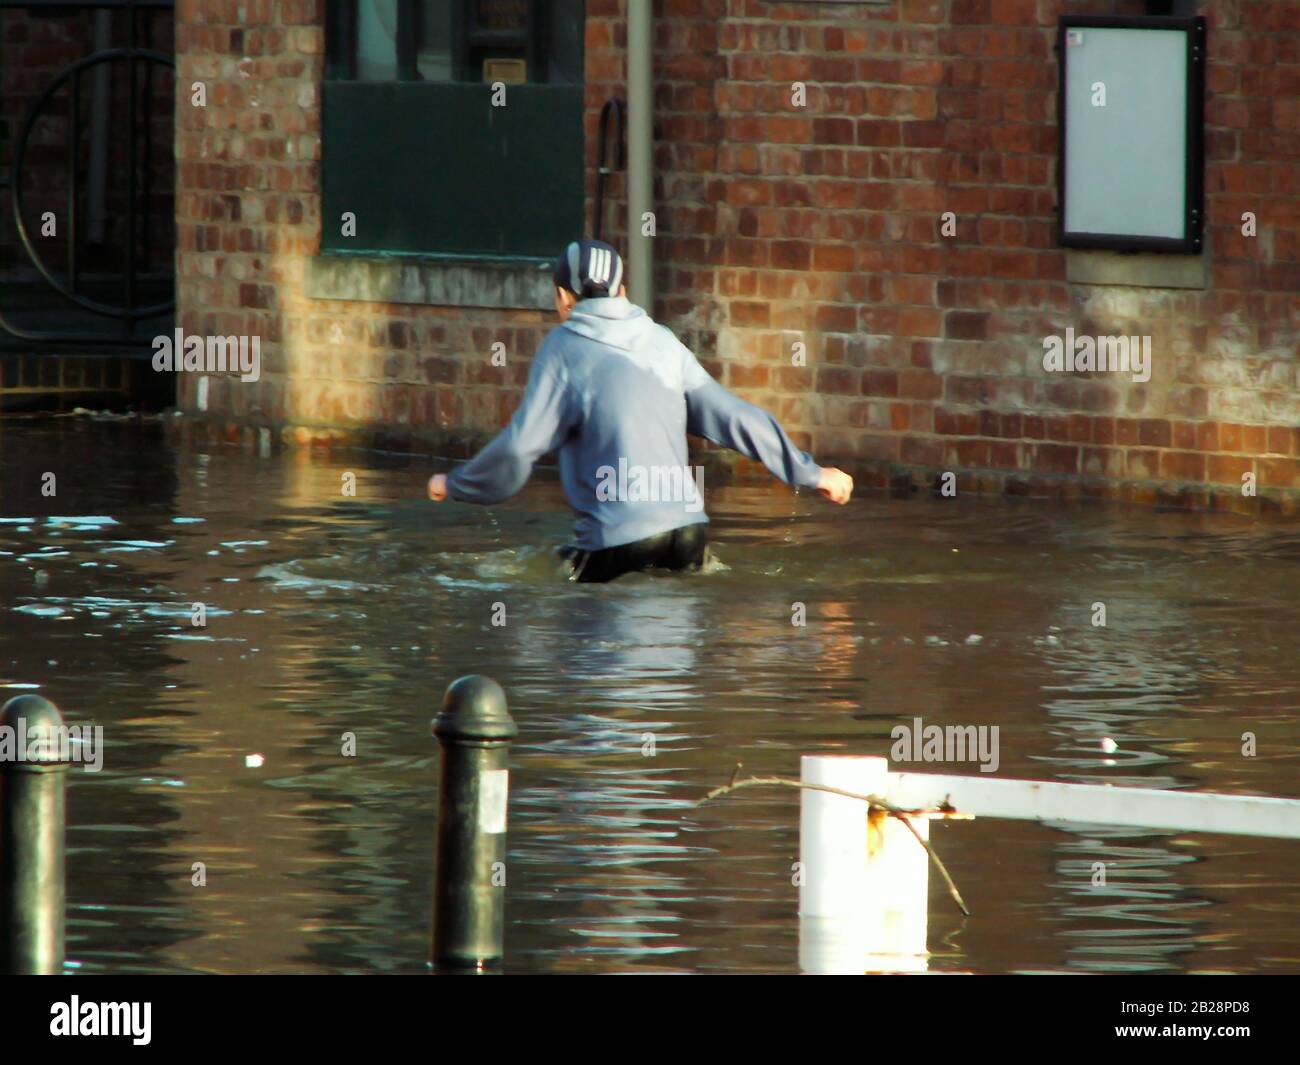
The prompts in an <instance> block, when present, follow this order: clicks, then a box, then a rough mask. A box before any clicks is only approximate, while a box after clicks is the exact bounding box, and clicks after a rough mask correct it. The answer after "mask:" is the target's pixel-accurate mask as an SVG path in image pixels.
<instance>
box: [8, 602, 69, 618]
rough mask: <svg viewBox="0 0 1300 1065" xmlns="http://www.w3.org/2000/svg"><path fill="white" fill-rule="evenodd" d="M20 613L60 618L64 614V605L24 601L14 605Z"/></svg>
mask: <svg viewBox="0 0 1300 1065" xmlns="http://www.w3.org/2000/svg"><path fill="white" fill-rule="evenodd" d="M14 610H16V611H17V612H18V613H19V614H33V615H35V616H36V617H38V618H58V617H62V616H63V607H61V606H47V605H45V604H44V603H24V604H23V605H22V606H16V607H14Z"/></svg>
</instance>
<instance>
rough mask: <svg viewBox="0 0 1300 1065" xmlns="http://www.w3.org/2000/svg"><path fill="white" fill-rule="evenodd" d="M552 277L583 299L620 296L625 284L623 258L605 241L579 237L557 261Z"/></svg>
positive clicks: (561, 285) (559, 286)
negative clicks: (621, 288) (621, 286)
mask: <svg viewBox="0 0 1300 1065" xmlns="http://www.w3.org/2000/svg"><path fill="white" fill-rule="evenodd" d="M551 276H552V277H553V278H554V279H555V284H556V287H558V288H564V289H568V290H569V291H570V292H572V293H573V294H574V295H575V296H577V297H578V298H579V299H590V298H592V297H596V296H617V295H618V289H619V286H620V285H621V284H622V283H623V259H622V257H621V256H620V255H619V254H618V252H617V251H615V250H614V247H613V245H610V244H606V243H605V242H604V241H603V240H575V241H573V242H572V243H570V244H569V246H568V247H567V248H565V249H564V251H562V252H561V253H560V257H559V258H558V259H556V260H555V268H554V269H553V270H552V271H551Z"/></svg>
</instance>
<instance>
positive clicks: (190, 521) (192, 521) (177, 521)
mask: <svg viewBox="0 0 1300 1065" xmlns="http://www.w3.org/2000/svg"><path fill="white" fill-rule="evenodd" d="M207 520H208V519H207V518H172V524H173V525H197V524H198V523H199V522H201V521H207Z"/></svg>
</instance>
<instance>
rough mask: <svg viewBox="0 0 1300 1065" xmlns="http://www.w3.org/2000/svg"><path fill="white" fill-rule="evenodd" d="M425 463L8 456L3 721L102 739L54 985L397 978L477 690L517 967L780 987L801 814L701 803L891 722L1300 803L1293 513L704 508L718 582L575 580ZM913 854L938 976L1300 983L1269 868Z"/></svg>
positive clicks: (772, 798)
mask: <svg viewBox="0 0 1300 1065" xmlns="http://www.w3.org/2000/svg"><path fill="white" fill-rule="evenodd" d="M437 468H445V466H443V467H437ZM430 472H432V470H431V467H430V465H429V463H428V462H427V461H425V460H423V459H414V460H413V459H411V458H408V457H397V456H386V455H380V454H373V453H362V452H349V453H341V454H340V453H335V454H333V455H330V456H328V457H326V456H322V455H319V454H316V455H313V454H312V453H310V452H305V451H298V452H288V453H283V454H275V455H271V456H267V457H262V456H259V455H258V454H256V453H253V452H250V451H247V450H243V451H241V450H234V449H226V450H212V451H210V452H205V451H201V450H196V449H182V448H176V447H173V446H170V445H168V444H167V443H165V442H164V441H163V440H162V438H161V436H160V435H159V434H158V432H157V431H156V430H151V429H148V428H144V429H141V428H138V427H127V426H115V425H102V424H89V423H85V422H72V421H64V422H60V423H54V424H51V423H34V424H29V423H17V422H9V423H7V424H6V425H5V426H4V427H3V428H0V519H3V520H2V521H0V595H2V596H3V598H2V599H0V698H8V697H10V696H12V695H15V694H20V693H22V692H24V691H38V692H40V693H41V694H43V695H45V696H47V697H48V698H51V699H53V700H54V701H55V702H57V703H58V704H59V706H60V707H61V708H62V709H63V711H64V714H65V716H66V718H67V719H68V720H69V721H70V722H72V723H83V724H97V725H102V726H103V728H104V744H105V750H104V766H103V771H102V772H99V773H85V772H82V771H80V770H74V771H73V772H72V773H71V774H70V778H69V779H70V791H69V827H68V894H69V912H68V967H69V968H70V969H75V970H79V971H86V972H140V971H149V972H158V971H161V972H176V973H188V972H223V973H232V972H298V971H306V972H421V971H424V970H425V966H426V958H427V956H428V952H429V924H430V920H429V917H430V899H431V881H432V864H433V853H432V844H433V836H434V813H435V810H434V799H435V789H436V779H437V772H438V760H437V749H436V744H435V741H434V740H433V738H432V737H431V735H430V733H429V724H430V720H431V718H432V716H433V714H434V713H435V711H436V709H437V707H438V705H439V703H440V701H441V697H442V693H443V690H444V688H445V687H446V685H447V683H448V682H449V681H450V680H452V679H453V678H454V677H456V676H458V675H460V674H464V673H471V672H481V673H485V674H487V675H489V676H491V677H494V678H495V679H497V680H498V681H500V683H501V684H502V685H503V686H504V687H505V689H506V691H507V693H508V696H509V699H510V706H511V710H512V712H513V714H514V716H515V718H516V720H517V722H518V725H519V739H518V742H517V743H516V745H515V747H514V749H513V752H512V760H511V765H512V772H511V793H510V828H509V861H508V883H507V887H506V897H507V932H506V954H507V958H506V969H507V971H516V972H539V971H545V972H632V971H640V972H646V971H660V972H699V971H715V972H716V971H730V972H794V971H797V970H798V967H799V921H798V917H797V912H796V911H797V900H798V889H797V888H796V887H793V886H792V883H791V880H792V875H791V865H792V863H793V862H795V861H796V860H797V859H798V849H799V841H798V793H797V792H795V791H793V790H786V789H775V790H772V791H767V790H759V789H754V790H752V791H748V792H742V793H739V794H737V795H734V796H731V797H729V798H726V799H723V800H720V801H718V802H716V803H714V804H710V805H706V806H703V807H699V808H697V807H694V806H693V805H692V804H693V802H694V800H696V799H697V798H699V797H700V796H701V795H702V794H703V793H704V792H705V791H706V790H707V789H709V788H711V787H714V786H716V785H718V784H720V783H725V782H726V781H727V780H728V779H729V778H730V777H731V774H732V770H733V767H734V766H735V764H736V763H737V762H741V763H743V764H744V770H743V772H744V773H746V774H750V773H752V774H760V775H769V774H770V775H780V776H790V777H797V776H798V773H799V756H800V754H803V753H817V752H852V753H860V754H887V753H888V751H889V748H890V745H891V740H890V738H889V733H890V730H891V728H893V726H895V725H897V724H906V723H910V722H911V721H912V720H913V719H914V718H916V717H920V718H922V719H923V720H924V722H925V723H926V724H939V725H949V724H960V725H977V726H978V725H984V726H990V727H992V726H998V728H999V730H1000V750H999V755H1000V765H999V768H998V775H999V776H1005V777H1022V778H1024V777H1027V778H1038V779H1052V780H1061V781H1070V782H1082V783H1112V784H1131V785H1140V786H1146V787H1160V788H1196V789H1205V790H1216V791H1226V792H1240V793H1258V794H1269V795H1277V796H1282V797H1287V798H1300V781H1298V779H1297V772H1296V771H1297V765H1298V761H1300V759H1298V752H1300V655H1298V654H1297V642H1298V640H1300V637H1298V635H1297V634H1298V633H1300V530H1297V528H1296V527H1294V526H1293V525H1289V524H1286V523H1284V522H1266V521H1261V522H1257V521H1252V520H1251V519H1248V518H1243V517H1237V516H1224V515H1189V514H1183V513H1156V512H1153V511H1151V510H1146V509H1137V508H1135V509H1119V508H1113V507H1101V506H1094V505H1075V506H1066V505H1058V504H1050V503H1043V502H1020V503H1011V502H1005V501H1001V500H980V499H975V498H957V499H940V498H934V497H929V496H914V497H911V498H902V499H900V498H888V497H885V496H880V495H877V496H866V497H861V498H859V499H855V500H854V501H853V503H852V504H851V505H850V506H848V507H846V508H842V509H841V508H834V507H831V506H829V505H827V504H825V503H823V502H822V501H820V500H819V499H817V498H815V497H811V496H808V495H794V494H792V493H791V492H789V491H788V490H786V489H784V488H783V487H781V486H779V485H773V486H772V487H770V488H767V487H741V486H737V487H720V488H712V489H709V490H708V493H707V495H708V506H709V512H710V514H711V515H712V517H713V524H712V527H711V529H712V534H711V535H712V537H713V541H714V543H715V545H716V553H717V559H718V562H719V564H717V565H715V566H714V567H712V569H711V571H710V572H708V573H705V574H702V575H696V576H662V577H650V576H643V575H637V576H634V577H630V578H627V579H624V580H621V581H618V582H616V583H614V584H611V585H604V586H600V585H575V584H571V583H567V582H565V581H563V580H561V579H560V578H559V577H558V575H557V573H556V571H555V567H554V564H553V562H552V560H551V554H550V552H551V548H552V547H553V546H554V545H555V544H558V543H561V542H563V541H564V539H565V537H566V534H567V532H568V529H569V525H570V521H569V517H568V515H567V513H566V511H565V509H564V506H563V500H562V497H561V495H560V492H559V489H558V486H557V485H556V484H555V483H554V482H553V481H550V480H547V479H545V478H542V479H540V480H539V479H535V480H534V483H533V484H531V485H530V486H529V487H528V488H527V489H526V490H525V491H524V492H523V493H522V494H521V495H520V496H518V497H517V498H516V499H514V500H512V501H511V502H510V503H508V504H506V505H503V506H499V507H495V508H491V509H479V508H471V507H468V506H461V505H443V506H440V507H437V506H434V505H433V504H431V503H428V502H427V501H425V500H424V498H423V493H424V483H425V480H426V479H427V477H428V475H429V473H430ZM45 473H53V474H55V478H56V480H55V482H54V483H55V493H56V494H55V495H54V496H52V497H50V496H47V495H44V494H42V484H43V481H42V477H43V475H44V474H45ZM348 474H352V475H354V477H355V496H349V495H345V494H344V487H345V483H346V475H348ZM45 483H48V482H45ZM1099 602H1100V603H1104V604H1105V606H1106V614H1107V617H1106V621H1107V623H1106V625H1105V626H1104V627H1099V626H1095V625H1094V624H1093V617H1094V610H1093V604H1094V603H1099ZM195 603H202V604H203V605H204V609H205V611H206V622H207V623H206V626H205V627H201V628H200V627H195V626H194V625H193V624H192V612H193V605H194V604H195ZM796 603H803V604H805V607H806V611H807V624H806V625H805V626H803V627H798V626H795V625H792V624H791V616H792V610H793V605H794V604H796ZM495 604H502V606H500V607H498V606H496V605H495ZM502 610H504V622H505V623H504V624H494V623H493V622H494V620H497V621H500V620H502V618H501V613H502ZM1246 732H1250V733H1253V734H1254V735H1255V736H1256V738H1257V743H1258V749H1257V753H1256V754H1255V755H1254V756H1249V757H1248V756H1244V755H1243V754H1242V743H1243V740H1242V736H1243V733H1246ZM345 733H352V734H354V735H355V737H356V753H355V756H352V757H348V756H345V755H344V754H343V753H342V746H343V736H344V734H345ZM649 737H652V738H653V742H652V743H651V741H650V739H649ZM1106 740H1109V741H1111V742H1110V743H1104V742H1103V741H1106ZM652 746H653V756H648V755H647V752H648V751H649V750H650V749H651V747H652ZM1112 747H1113V748H1114V749H1113V750H1112V749H1111V748H1112ZM251 755H259V756H261V764H260V765H259V764H257V762H258V759H256V758H254V759H251V763H252V764H250V759H249V756H251ZM914 768H920V769H923V770H924V769H926V768H935V769H937V770H938V771H940V772H972V773H973V772H976V771H977V767H976V766H975V765H974V764H971V765H969V766H965V767H962V766H952V765H943V766H936V767H926V766H920V767H914ZM933 840H934V843H935V846H936V848H937V849H938V851H939V853H940V855H941V856H942V857H943V858H944V861H945V863H946V864H947V866H948V868H949V871H950V872H951V873H952V875H953V877H954V879H955V880H956V882H957V884H958V886H959V887H960V889H961V891H962V893H963V895H964V896H965V899H966V901H967V903H968V905H969V906H970V909H971V910H972V916H970V917H969V918H965V919H963V918H962V917H961V916H960V915H959V914H957V913H956V912H955V910H954V908H953V906H952V905H951V903H950V902H949V901H948V899H947V897H946V894H945V893H944V891H943V888H942V885H941V884H940V883H939V882H938V878H937V877H932V878H931V899H930V919H929V949H930V952H931V956H930V958H929V963H928V964H929V968H930V970H931V971H961V972H1008V971H1019V972H1024V971H1076V972H1078V971H1082V972H1205V971H1215V972H1282V971H1290V972H1295V971H1297V970H1300V920H1298V919H1297V913H1298V912H1300V843H1297V842H1296V841H1285V840H1277V841H1271V840H1266V839H1255V838H1235V837H1228V836H1214V835H1203V834H1181V833H1173V832H1154V831H1147V830H1133V829H1115V828H1105V827H1089V826H1081V825H1072V826H1068V827H1065V826H1062V827H1052V826H1046V825H1037V824H1032V823H1027V822H1018V821H1005V820H995V819H978V820H976V821H974V822H964V823H960V822H959V823H947V824H940V825H936V827H935V829H934V831H933ZM1099 861H1100V862H1104V863H1106V869H1107V881H1106V885H1105V886H1104V887H1094V886H1093V883H1092V869H1093V865H1094V863H1095V862H1099ZM198 862H201V863H203V866H204V869H205V871H206V885H204V886H195V885H194V883H193V879H194V869H195V863H198Z"/></svg>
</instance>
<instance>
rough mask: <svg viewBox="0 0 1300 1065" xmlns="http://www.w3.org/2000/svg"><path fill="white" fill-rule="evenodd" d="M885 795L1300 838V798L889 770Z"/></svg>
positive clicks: (1098, 820)
mask: <svg viewBox="0 0 1300 1065" xmlns="http://www.w3.org/2000/svg"><path fill="white" fill-rule="evenodd" d="M881 797H882V798H885V799H888V800H889V801H890V802H892V803H893V804H894V805H895V806H901V807H903V808H904V809H909V810H911V809H928V808H930V807H934V806H939V805H941V804H943V803H944V802H950V803H951V804H952V805H953V807H955V808H956V809H957V810H958V811H960V812H961V813H967V814H974V815H975V816H976V817H1004V818H1012V819H1015V820H1020V821H1072V822H1077V823H1081V824H1089V825H1117V826H1120V827H1128V828H1154V829H1169V830H1172V831H1175V832H1219V833H1223V834H1225V835H1233V836H1272V837H1275V838H1278V839H1300V800H1297V799H1274V798H1269V797H1266V796H1262V795H1223V794H1218V793H1215V792H1204V791H1161V790H1158V789H1156V788H1127V787H1114V786H1107V785H1104V784H1058V783H1055V782H1053V781H1047V780H998V779H996V778H993V777H977V776H967V777H958V776H947V775H946V774H939V773H890V774H889V775H888V783H887V784H886V787H885V791H884V793H883V794H882V796H881Z"/></svg>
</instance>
